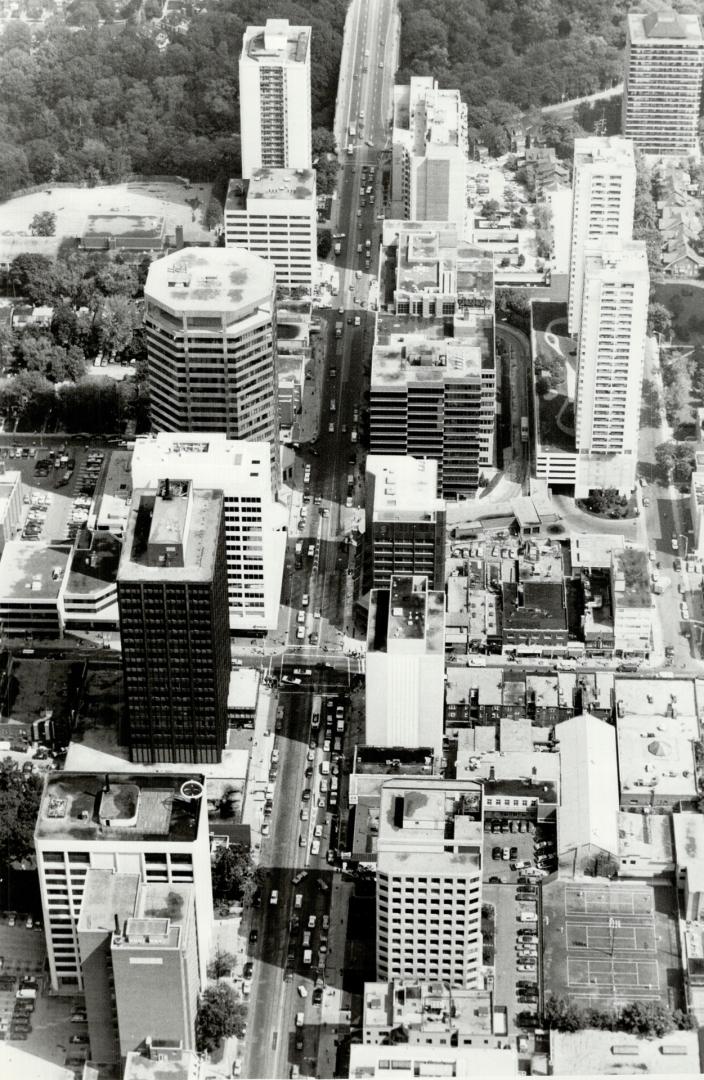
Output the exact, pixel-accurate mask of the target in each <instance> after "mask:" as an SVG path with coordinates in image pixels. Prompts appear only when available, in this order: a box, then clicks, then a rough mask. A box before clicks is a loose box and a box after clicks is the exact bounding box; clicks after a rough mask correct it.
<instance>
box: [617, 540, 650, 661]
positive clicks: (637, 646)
mask: <svg viewBox="0 0 704 1080" xmlns="http://www.w3.org/2000/svg"><path fill="white" fill-rule="evenodd" d="M611 602H612V606H613V624H614V650H615V652H616V655H617V656H623V657H628V656H631V657H637V658H642V659H647V657H648V656H649V655H650V651H651V649H652V645H653V597H652V594H651V591H650V563H649V561H648V553H647V551H645V549H644V548H638V547H629V548H624V549H623V551H618V550H614V551H613V552H612V555H611Z"/></svg>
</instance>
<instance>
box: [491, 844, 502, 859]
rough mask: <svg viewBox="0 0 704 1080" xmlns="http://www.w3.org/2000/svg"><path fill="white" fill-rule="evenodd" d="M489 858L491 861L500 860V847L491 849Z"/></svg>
mask: <svg viewBox="0 0 704 1080" xmlns="http://www.w3.org/2000/svg"><path fill="white" fill-rule="evenodd" d="M491 857H492V859H500V858H501V848H500V847H495V848H492V849H491Z"/></svg>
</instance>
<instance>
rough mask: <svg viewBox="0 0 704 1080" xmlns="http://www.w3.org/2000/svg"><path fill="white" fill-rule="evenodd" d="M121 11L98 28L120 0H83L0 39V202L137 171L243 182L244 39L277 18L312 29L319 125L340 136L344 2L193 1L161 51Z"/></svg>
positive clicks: (148, 30)
mask: <svg viewBox="0 0 704 1080" xmlns="http://www.w3.org/2000/svg"><path fill="white" fill-rule="evenodd" d="M123 6H124V7H125V10H126V12H127V14H128V16H129V17H128V19H127V25H126V26H125V27H123V28H121V29H119V30H116V28H115V26H111V25H110V24H109V22H108V23H106V24H105V25H99V20H100V19H106V18H107V19H110V18H111V17H112V13H113V11H114V6H113V4H112V0H99V2H98V3H94V2H93V0H73V3H72V4H71V5H70V6H69V7H68V9H67V14H66V21H67V23H68V25H64V24H63V23H62V22H60V21H59V20H58V19H56V20H50V21H49V22H48V23H47V24H46V25H45V26H37V27H33V28H32V31H31V33H29V32H27V33H25V29H26V28H25V27H21V26H17V25H12V24H9V25H8V26H7V28H6V29H5V31H4V32H3V34H2V36H0V49H1V51H2V56H3V65H2V70H1V71H0V127H1V129H2V139H1V140H0V198H4V197H5V196H6V195H8V194H9V193H10V192H11V191H13V190H14V189H16V188H19V187H21V186H23V185H26V184H34V183H37V184H45V183H52V182H54V181H77V182H83V181H88V182H93V183H94V182H96V181H98V180H106V181H116V180H119V179H122V178H124V177H126V176H127V175H128V174H129V173H131V172H139V173H144V174H153V173H159V174H168V173H171V174H179V175H183V176H188V177H190V178H191V179H193V180H213V179H214V178H215V177H216V176H217V175H218V174H219V173H222V174H224V175H227V176H235V175H237V172H238V170H239V137H238V136H239V79H238V59H239V52H240V49H241V45H242V34H243V32H244V29H245V27H246V26H247V25H248V24H251V23H254V24H261V23H262V22H263V21H264V20H265V19H267V18H288V19H289V20H290V21H291V22H292V23H293V24H294V25H303V26H311V27H312V31H313V34H312V44H311V48H312V63H311V104H312V119H313V125H314V127H323V128H328V129H329V128H332V125H333V115H334V108H335V94H336V90H337V77H338V70H339V61H340V54H341V49H342V31H343V27H344V18H345V13H346V7H347V3H346V0H295V2H292V0H284V2H277V0H213V3H210V4H208V8H207V11H206V10H201V11H194V10H193V8H192V7H191V5H190V4H189V5H187V12H188V17H189V19H190V25H189V30H188V33H187V34H183V33H181V32H179V30H178V29H177V28H176V25H170V20H169V17H168V16H167V20H166V22H165V23H163V24H162V25H161V26H160V27H159V28H158V29H161V30H163V31H164V32H165V33H166V35H167V37H168V38H169V45H168V46H167V47H166V48H163V49H160V48H159V46H158V45H157V41H156V38H157V33H156V29H155V27H154V26H153V25H149V23H145V22H140V23H137V20H136V15H137V12H136V11H135V12H134V14H132V15H130V14H129V13H130V7H131V5H130V4H127V5H122V4H121V5H120V7H121V8H122V7H123ZM135 7H140V8H141V5H135ZM158 13H160V12H156V11H152V12H150V11H149V10H147V11H146V14H147V16H149V15H150V14H158ZM140 14H141V12H140ZM182 17H183V15H182V14H179V16H178V19H179V20H180V19H181V18H182ZM176 21H178V20H176Z"/></svg>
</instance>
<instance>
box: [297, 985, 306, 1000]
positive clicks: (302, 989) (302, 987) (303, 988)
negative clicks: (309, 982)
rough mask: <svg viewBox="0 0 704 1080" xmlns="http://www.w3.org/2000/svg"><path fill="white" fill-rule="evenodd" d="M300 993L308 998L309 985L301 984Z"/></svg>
mask: <svg viewBox="0 0 704 1080" xmlns="http://www.w3.org/2000/svg"><path fill="white" fill-rule="evenodd" d="M298 993H299V995H300V996H301V997H302V998H307V997H308V987H307V986H303V985H301V986H299V987H298Z"/></svg>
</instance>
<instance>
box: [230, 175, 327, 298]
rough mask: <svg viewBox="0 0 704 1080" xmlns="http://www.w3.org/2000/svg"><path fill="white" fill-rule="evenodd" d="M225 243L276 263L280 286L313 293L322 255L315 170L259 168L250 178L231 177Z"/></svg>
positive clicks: (278, 284) (277, 282)
mask: <svg viewBox="0 0 704 1080" xmlns="http://www.w3.org/2000/svg"><path fill="white" fill-rule="evenodd" d="M225 244H226V246H227V247H238V248H244V250H245V251H251V252H253V253H254V254H255V255H260V256H261V257H262V259H267V260H268V261H269V262H272V263H273V264H274V266H275V267H276V284H277V286H282V287H283V288H285V289H293V288H303V289H305V290H306V291H307V292H310V291H311V289H312V287H313V282H314V278H315V267H316V259H317V257H318V251H317V211H316V197H315V173H314V172H313V170H312V169H269V168H265V169H255V170H254V171H253V172H252V174H251V176H250V178H249V179H248V180H231V181H230V186H229V188H228V192H227V200H226V202H225Z"/></svg>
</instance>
